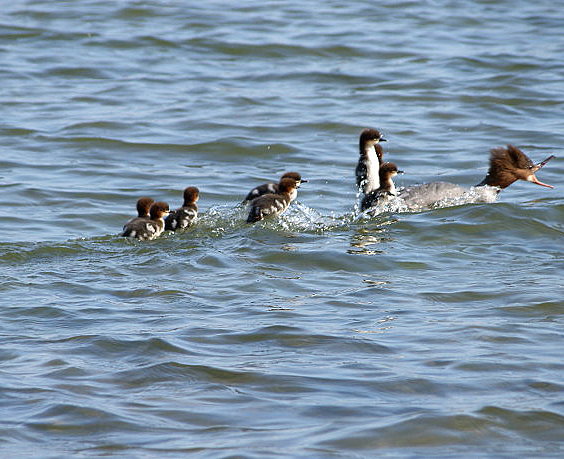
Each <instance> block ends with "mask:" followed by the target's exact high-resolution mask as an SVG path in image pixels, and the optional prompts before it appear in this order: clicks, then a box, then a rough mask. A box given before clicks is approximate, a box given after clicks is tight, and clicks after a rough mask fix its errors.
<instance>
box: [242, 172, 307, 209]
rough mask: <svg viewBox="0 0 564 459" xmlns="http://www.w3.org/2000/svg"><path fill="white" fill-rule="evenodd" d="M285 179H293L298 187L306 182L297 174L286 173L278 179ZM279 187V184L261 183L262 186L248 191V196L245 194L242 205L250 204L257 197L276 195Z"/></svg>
mask: <svg viewBox="0 0 564 459" xmlns="http://www.w3.org/2000/svg"><path fill="white" fill-rule="evenodd" d="M285 178H291V179H294V180H295V181H296V182H297V183H298V186H299V185H300V183H302V182H303V183H306V182H307V180H302V176H301V175H300V174H298V173H297V172H286V173H285V174H284V175H282V177H280V180H282V179H285ZM279 186H280V183H263V184H262V185H259V186H257V187H255V188H253V189H252V190H251V191H249V194H247V197H246V198H245V199H244V200H243V203H246V202H250V201H252V200H253V199H255V198H258V197H259V196H262V195H263V194H267V193H270V194H277V193H278V187H279Z"/></svg>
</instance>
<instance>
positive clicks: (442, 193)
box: [399, 145, 554, 208]
mask: <svg viewBox="0 0 564 459" xmlns="http://www.w3.org/2000/svg"><path fill="white" fill-rule="evenodd" d="M553 157H554V155H552V156H549V157H548V158H546V159H545V160H544V161H542V162H540V163H538V164H536V165H535V164H534V163H533V162H532V161H531V160H530V159H529V157H528V156H527V155H526V154H525V153H523V152H522V151H521V150H519V148H517V147H515V146H513V145H507V148H503V147H498V148H493V149H492V150H491V153H490V165H489V169H488V173H487V175H486V177H485V178H484V180H482V181H481V182H480V183H478V185H476V188H478V187H485V186H490V187H494V188H497V190H496V193H495V194H497V193H499V192H500V191H501V190H502V189H504V188H507V187H508V186H509V185H511V184H512V183H513V182H515V181H517V180H525V181H527V182H531V183H535V184H537V185H540V186H544V187H547V188H554V187H553V186H552V185H547V184H546V183H542V182H540V181H539V180H538V179H537V177H536V176H535V172H537V171H538V170H539V169H540V168H541V167H543V166H544V165H545V164H546V163H547V162H548V161H550V160H551V159H552V158H553ZM468 191H469V190H468V189H466V188H463V187H461V186H459V185H455V184H453V183H446V182H433V183H425V184H422V185H415V186H412V187H408V188H406V189H405V190H402V191H401V192H400V193H399V196H400V198H402V199H403V200H404V201H405V203H406V204H407V205H408V207H411V208H413V207H431V206H433V205H434V204H436V203H437V202H439V201H441V200H443V199H445V198H456V197H459V196H462V195H464V194H465V193H468ZM494 199H495V198H494ZM487 201H488V202H489V201H490V200H487Z"/></svg>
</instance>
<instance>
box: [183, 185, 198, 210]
mask: <svg viewBox="0 0 564 459" xmlns="http://www.w3.org/2000/svg"><path fill="white" fill-rule="evenodd" d="M198 199H200V190H198V188H196V187H195V186H189V187H188V188H185V189H184V205H185V206H187V205H189V204H194V203H195V202H196V201H197V200H198Z"/></svg>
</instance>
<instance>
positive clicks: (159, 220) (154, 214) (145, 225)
mask: <svg viewBox="0 0 564 459" xmlns="http://www.w3.org/2000/svg"><path fill="white" fill-rule="evenodd" d="M169 212H170V211H169V207H168V204H167V203H166V202H162V201H159V202H155V203H153V205H151V208H150V210H149V215H150V218H138V219H135V220H136V221H132V222H128V223H126V224H125V226H124V227H123V233H121V235H122V236H125V237H132V238H136V239H140V240H142V241H150V240H151V239H155V238H157V237H159V236H160V235H161V233H162V232H163V231H164V225H165V223H164V217H166V216H167V215H168V214H169Z"/></svg>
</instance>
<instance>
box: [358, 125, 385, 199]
mask: <svg viewBox="0 0 564 459" xmlns="http://www.w3.org/2000/svg"><path fill="white" fill-rule="evenodd" d="M385 141H386V139H384V138H383V137H382V134H380V132H378V131H377V130H376V129H364V130H363V131H362V132H361V133H360V139H359V142H358V146H359V153H360V157H359V158H358V163H357V165H356V169H355V174H356V186H357V187H358V188H359V190H360V191H362V192H363V193H364V194H368V193H370V192H371V191H374V190H377V189H378V187H379V186H380V180H379V178H378V174H379V169H380V165H381V164H382V163H383V162H384V161H383V156H384V150H383V149H382V146H381V145H379V142H385Z"/></svg>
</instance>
